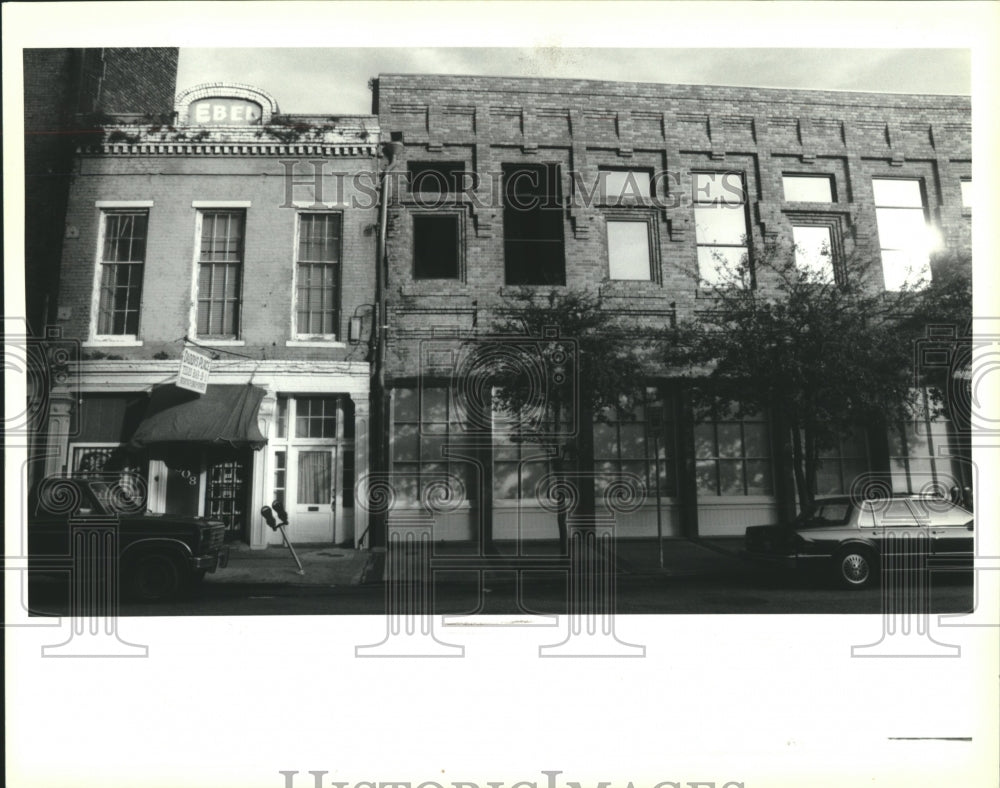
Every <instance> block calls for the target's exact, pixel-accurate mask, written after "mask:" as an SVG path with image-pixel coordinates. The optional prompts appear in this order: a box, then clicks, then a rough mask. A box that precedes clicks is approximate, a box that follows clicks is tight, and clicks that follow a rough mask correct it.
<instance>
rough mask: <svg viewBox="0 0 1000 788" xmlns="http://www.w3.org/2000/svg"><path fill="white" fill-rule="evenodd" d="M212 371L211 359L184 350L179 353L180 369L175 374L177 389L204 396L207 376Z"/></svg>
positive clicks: (187, 349)
mask: <svg viewBox="0 0 1000 788" xmlns="http://www.w3.org/2000/svg"><path fill="white" fill-rule="evenodd" d="M211 369H212V359H210V358H209V357H208V356H203V355H202V354H201V353H196V352H195V351H193V350H190V349H189V348H184V351H183V352H182V353H181V368H180V371H179V372H178V373H177V386H178V388H182V389H187V390H188V391H196V392H197V393H199V394H204V393H205V391H206V390H207V389H208V375H209V372H210V371H211Z"/></svg>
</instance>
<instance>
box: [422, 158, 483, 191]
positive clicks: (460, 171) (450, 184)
mask: <svg viewBox="0 0 1000 788" xmlns="http://www.w3.org/2000/svg"><path fill="white" fill-rule="evenodd" d="M407 171H408V174H409V181H410V192H411V193H416V194H456V193H458V192H460V191H461V190H462V188H463V186H464V185H465V184H464V180H465V178H466V177H468V178H469V179H470V181H471V177H472V174H471V173H469V175H468V176H466V174H465V172H466V170H465V162H462V161H411V162H409V164H408V165H407ZM470 185H471V183H470Z"/></svg>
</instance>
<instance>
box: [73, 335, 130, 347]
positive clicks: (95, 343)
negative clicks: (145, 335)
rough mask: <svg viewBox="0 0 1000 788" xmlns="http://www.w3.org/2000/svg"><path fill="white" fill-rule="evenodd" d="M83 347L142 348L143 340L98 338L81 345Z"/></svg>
mask: <svg viewBox="0 0 1000 788" xmlns="http://www.w3.org/2000/svg"><path fill="white" fill-rule="evenodd" d="M81 346H82V347H142V340H141V339H136V338H135V337H102V336H97V337H94V338H93V339H87V340H85V341H84V342H82V343H81Z"/></svg>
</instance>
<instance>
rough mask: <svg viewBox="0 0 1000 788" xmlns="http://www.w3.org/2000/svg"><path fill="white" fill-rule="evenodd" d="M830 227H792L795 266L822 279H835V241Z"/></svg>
mask: <svg viewBox="0 0 1000 788" xmlns="http://www.w3.org/2000/svg"><path fill="white" fill-rule="evenodd" d="M830 232H831V231H830V227H829V226H807V225H792V242H793V243H794V244H795V265H796V267H797V268H798V269H799V270H800V271H806V272H808V273H810V274H813V275H814V276H816V277H818V278H821V279H829V280H832V279H833V251H832V246H833V239H832V237H831V235H830Z"/></svg>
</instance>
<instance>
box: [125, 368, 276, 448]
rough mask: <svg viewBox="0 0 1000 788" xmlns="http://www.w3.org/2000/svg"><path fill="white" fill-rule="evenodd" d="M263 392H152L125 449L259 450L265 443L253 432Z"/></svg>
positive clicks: (243, 388)
mask: <svg viewBox="0 0 1000 788" xmlns="http://www.w3.org/2000/svg"><path fill="white" fill-rule="evenodd" d="M263 398H264V390H263V389H262V388H259V387H258V386H254V385H251V384H250V383H247V384H245V385H210V386H209V387H208V390H207V391H206V392H205V393H204V394H196V393H195V392H193V391H188V390H187V389H182V388H178V387H177V386H175V385H174V384H173V383H169V384H167V385H165V386H158V387H156V388H154V389H153V391H152V393H151V395H150V398H149V407H148V408H147V410H146V415H145V417H144V418H143V420H142V423H141V424H139V427H138V428H137V429H136V431H135V434H134V435H133V436H132V440H131V441H130V443H129V445H130V446H131V447H133V448H144V447H147V446H150V445H151V444H161V443H209V444H214V445H222V446H233V447H236V448H246V447H248V446H249V447H250V448H252V449H259V448H261V447H262V446H263V445H264V444H265V443H267V440H266V439H265V438H264V436H263V435H261V434H260V430H259V429H258V428H257V410H258V409H259V408H260V401H261V400H262V399H263Z"/></svg>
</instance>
